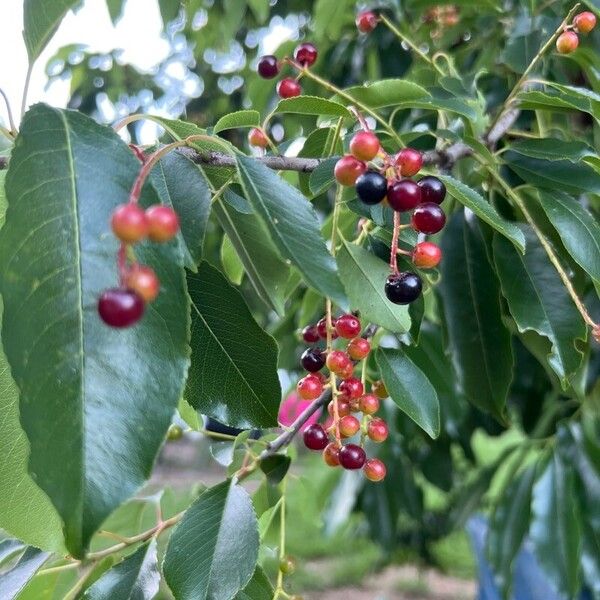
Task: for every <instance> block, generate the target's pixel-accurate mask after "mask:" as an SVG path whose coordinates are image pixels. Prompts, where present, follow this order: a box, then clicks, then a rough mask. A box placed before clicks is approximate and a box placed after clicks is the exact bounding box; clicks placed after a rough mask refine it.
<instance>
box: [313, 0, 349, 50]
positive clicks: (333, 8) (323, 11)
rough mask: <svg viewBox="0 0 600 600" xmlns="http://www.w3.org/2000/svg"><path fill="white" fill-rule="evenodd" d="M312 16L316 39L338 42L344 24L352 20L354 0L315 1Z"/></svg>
mask: <svg viewBox="0 0 600 600" xmlns="http://www.w3.org/2000/svg"><path fill="white" fill-rule="evenodd" d="M313 15H314V22H315V35H316V36H317V39H322V38H324V37H327V38H329V39H330V40H338V39H339V37H340V34H341V32H342V29H343V27H344V24H346V23H351V22H352V21H353V20H354V0H336V1H335V2H331V0H317V1H316V3H315V7H314V12H313Z"/></svg>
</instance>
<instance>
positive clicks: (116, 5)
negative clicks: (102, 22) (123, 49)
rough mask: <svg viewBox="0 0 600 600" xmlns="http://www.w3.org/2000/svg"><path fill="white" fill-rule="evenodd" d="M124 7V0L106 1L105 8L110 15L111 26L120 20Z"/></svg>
mask: <svg viewBox="0 0 600 600" xmlns="http://www.w3.org/2000/svg"><path fill="white" fill-rule="evenodd" d="M124 5H125V0H106V6H107V8H108V14H109V15H110V20H111V21H112V23H113V25H115V24H116V22H117V21H118V20H119V19H120V18H121V15H122V14H123V6H124Z"/></svg>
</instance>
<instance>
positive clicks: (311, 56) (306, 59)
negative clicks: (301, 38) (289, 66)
mask: <svg viewBox="0 0 600 600" xmlns="http://www.w3.org/2000/svg"><path fill="white" fill-rule="evenodd" d="M317 56H318V52H317V48H316V47H315V45H314V44H311V43H310V42H304V43H303V44H300V45H298V46H296V49H295V50H294V60H295V61H296V62H297V63H298V64H300V65H302V66H303V67H312V65H314V64H315V62H316V61H317Z"/></svg>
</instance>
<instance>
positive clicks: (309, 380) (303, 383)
mask: <svg viewBox="0 0 600 600" xmlns="http://www.w3.org/2000/svg"><path fill="white" fill-rule="evenodd" d="M296 390H297V391H298V395H299V396H300V398H302V400H316V399H317V398H318V397H319V396H320V395H321V394H322V393H323V382H322V381H321V379H320V378H319V377H317V376H316V375H307V376H306V377H303V378H302V379H301V380H300V381H299V382H298V384H297V385H296Z"/></svg>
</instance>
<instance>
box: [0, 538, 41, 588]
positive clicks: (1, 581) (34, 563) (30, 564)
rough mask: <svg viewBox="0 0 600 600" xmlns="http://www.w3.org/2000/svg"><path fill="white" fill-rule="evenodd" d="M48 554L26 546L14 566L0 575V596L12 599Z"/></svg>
mask: <svg viewBox="0 0 600 600" xmlns="http://www.w3.org/2000/svg"><path fill="white" fill-rule="evenodd" d="M49 556H50V554H49V553H48V552H42V551H41V550H38V549H37V548H32V547H31V546H28V547H27V548H26V549H25V552H24V553H23V555H22V556H21V558H19V560H18V561H17V563H16V564H15V565H14V567H12V568H10V569H9V570H8V571H5V572H4V573H2V574H1V575H0V598H2V600H13V599H14V598H16V597H17V596H18V595H19V592H20V591H21V590H22V589H23V588H24V587H25V585H26V584H27V582H28V581H30V580H31V579H32V577H33V576H34V575H35V574H36V572H37V571H38V569H39V568H40V567H41V566H42V565H43V564H44V563H45V562H46V560H48V557H49Z"/></svg>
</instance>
